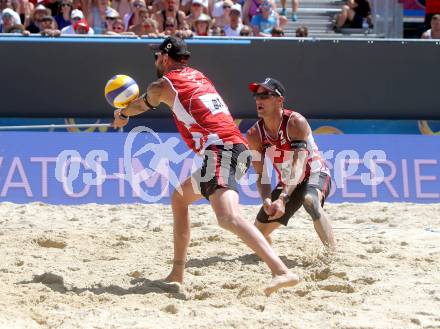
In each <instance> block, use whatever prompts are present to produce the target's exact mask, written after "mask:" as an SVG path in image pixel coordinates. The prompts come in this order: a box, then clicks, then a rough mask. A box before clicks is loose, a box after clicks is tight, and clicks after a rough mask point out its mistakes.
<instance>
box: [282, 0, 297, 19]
mask: <svg viewBox="0 0 440 329" xmlns="http://www.w3.org/2000/svg"><path fill="white" fill-rule="evenodd" d="M280 2H281V11H280V15H282V16H286V2H287V1H286V0H280ZM298 7H299V0H292V16H291V17H290V18H291V19H292V21H294V22H296V21H297V20H298V15H297V14H296V13H297V11H298Z"/></svg>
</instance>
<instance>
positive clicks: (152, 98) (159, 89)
mask: <svg viewBox="0 0 440 329" xmlns="http://www.w3.org/2000/svg"><path fill="white" fill-rule="evenodd" d="M163 87H164V81H163V79H159V80H157V81H154V82H152V83H151V84H150V85H149V86H148V88H147V91H146V92H145V93H144V94H142V95H141V96H140V97H138V98H136V99H135V100H134V101H132V102H131V103H130V104H129V105H128V106H127V107H125V108H123V109H117V110H115V112H114V118H115V119H114V121H113V127H114V128H122V127H124V126H125V125H126V124H127V123H128V119H129V118H130V117H132V116H135V115H138V114H141V113H144V112H146V111H149V110H153V109H155V108H156V107H157V106H159V104H160V103H161V102H162V99H161V97H162V94H163Z"/></svg>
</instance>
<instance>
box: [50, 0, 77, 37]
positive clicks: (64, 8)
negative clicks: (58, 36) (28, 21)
mask: <svg viewBox="0 0 440 329" xmlns="http://www.w3.org/2000/svg"><path fill="white" fill-rule="evenodd" d="M72 8H73V2H72V0H63V1H62V2H61V5H60V12H59V13H58V14H57V15H56V16H55V17H54V18H55V21H56V22H57V25H58V28H59V29H60V30H61V29H63V28H65V27H66V26H69V25H71V24H72V23H71V22H70V15H71V14H72Z"/></svg>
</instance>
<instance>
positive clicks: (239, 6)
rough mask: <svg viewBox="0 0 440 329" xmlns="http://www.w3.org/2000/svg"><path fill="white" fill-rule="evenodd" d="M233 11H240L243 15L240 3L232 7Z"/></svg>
mask: <svg viewBox="0 0 440 329" xmlns="http://www.w3.org/2000/svg"><path fill="white" fill-rule="evenodd" d="M233 10H235V11H238V12H239V13H240V14H241V5H240V4H239V3H235V4H233V5H232V7H231V12H232V11H233Z"/></svg>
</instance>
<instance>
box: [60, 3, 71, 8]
mask: <svg viewBox="0 0 440 329" xmlns="http://www.w3.org/2000/svg"><path fill="white" fill-rule="evenodd" d="M61 7H72V5H71V4H70V3H62V4H61Z"/></svg>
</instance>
